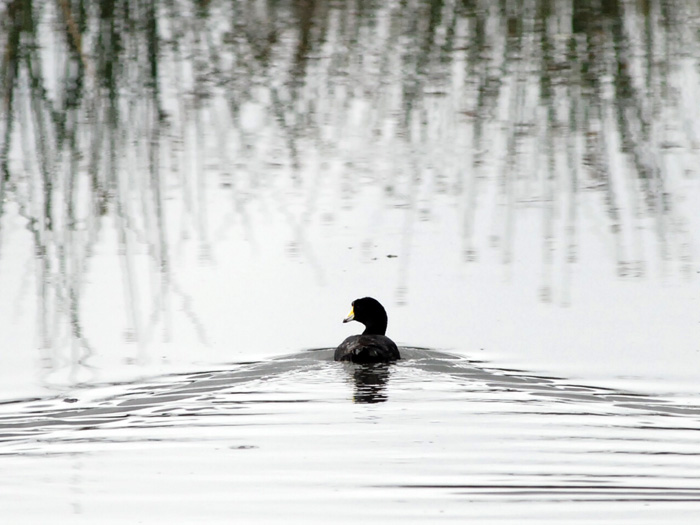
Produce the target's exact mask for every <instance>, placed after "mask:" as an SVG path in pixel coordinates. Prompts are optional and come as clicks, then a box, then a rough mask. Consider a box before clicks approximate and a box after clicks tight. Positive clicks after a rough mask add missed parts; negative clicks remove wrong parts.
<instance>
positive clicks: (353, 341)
mask: <svg viewBox="0 0 700 525" xmlns="http://www.w3.org/2000/svg"><path fill="white" fill-rule="evenodd" d="M350 321H358V322H360V323H362V324H363V325H365V331H364V332H362V334H361V335H351V336H350V337H348V338H346V339H345V341H343V342H342V343H340V346H338V348H336V349H335V355H334V359H335V360H336V361H352V362H353V363H387V362H389V361H396V360H397V359H401V354H399V349H398V348H397V347H396V343H394V341H392V340H391V339H389V338H388V337H387V336H386V335H384V334H385V333H386V325H387V322H388V319H387V316H386V310H384V307H383V306H382V305H381V304H379V301H377V300H376V299H372V298H371V297H363V298H362V299H355V300H354V301H353V302H352V309H351V310H350V313H349V314H348V316H347V317H346V318H345V319H343V322H344V323H348V322H350Z"/></svg>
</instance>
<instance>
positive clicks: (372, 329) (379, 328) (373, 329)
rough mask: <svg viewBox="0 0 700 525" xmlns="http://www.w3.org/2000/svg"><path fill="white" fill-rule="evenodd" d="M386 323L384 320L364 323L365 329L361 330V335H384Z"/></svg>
mask: <svg viewBox="0 0 700 525" xmlns="http://www.w3.org/2000/svg"><path fill="white" fill-rule="evenodd" d="M386 325H387V322H386V320H383V321H377V322H375V323H372V324H368V325H365V331H364V332H362V335H384V334H386Z"/></svg>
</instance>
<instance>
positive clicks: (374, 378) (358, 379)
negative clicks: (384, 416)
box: [348, 363, 391, 403]
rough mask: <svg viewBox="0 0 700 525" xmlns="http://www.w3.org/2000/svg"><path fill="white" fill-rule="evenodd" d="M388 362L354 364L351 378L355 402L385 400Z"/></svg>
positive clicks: (388, 372) (379, 401) (388, 371)
mask: <svg viewBox="0 0 700 525" xmlns="http://www.w3.org/2000/svg"><path fill="white" fill-rule="evenodd" d="M390 367H391V364H390V363H368V364H362V365H359V364H355V365H352V366H350V367H348V369H352V378H353V380H354V382H355V394H354V395H353V401H354V402H355V403H383V402H384V401H386V400H387V398H388V396H387V394H386V391H385V390H386V384H387V382H388V381H389V374H390V373H391V372H390Z"/></svg>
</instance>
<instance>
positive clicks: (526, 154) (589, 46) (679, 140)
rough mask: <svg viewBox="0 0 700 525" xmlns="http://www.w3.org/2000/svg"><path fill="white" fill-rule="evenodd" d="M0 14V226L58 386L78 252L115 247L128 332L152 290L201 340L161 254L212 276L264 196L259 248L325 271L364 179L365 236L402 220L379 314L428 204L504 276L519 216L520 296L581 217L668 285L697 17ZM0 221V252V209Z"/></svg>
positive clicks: (88, 349) (188, 7) (564, 276)
mask: <svg viewBox="0 0 700 525" xmlns="http://www.w3.org/2000/svg"><path fill="white" fill-rule="evenodd" d="M1 9H2V13H1V16H0V19H1V20H2V29H3V31H2V35H3V36H2V44H1V45H2V50H3V59H2V65H1V67H2V71H1V74H0V78H2V85H1V86H0V89H1V91H2V105H3V112H2V114H3V116H2V119H0V126H1V128H0V166H1V171H2V178H1V179H0V214H2V215H3V217H4V216H7V215H10V216H11V218H14V217H16V216H19V217H21V218H22V226H23V227H24V228H26V230H27V231H28V232H29V233H30V236H31V243H32V249H31V252H27V253H26V259H27V261H28V263H27V264H28V265H32V266H33V268H34V269H35V273H34V276H33V277H32V278H30V279H32V280H33V282H34V284H35V286H36V288H37V293H36V297H37V301H38V305H37V310H38V312H39V314H38V325H39V332H40V335H41V341H42V347H43V348H44V349H45V350H46V355H45V359H46V362H47V363H50V365H49V367H48V368H49V369H52V368H53V367H55V366H58V365H57V364H56V363H57V362H58V361H61V360H63V359H64V358H65V356H64V355H60V356H59V355H56V353H55V352H54V351H55V350H56V349H57V348H61V349H62V351H64V352H65V348H66V345H68V346H69V347H71V349H72V350H71V353H72V355H71V357H70V359H69V360H70V362H71V363H73V366H74V368H75V369H74V372H73V373H74V375H75V378H76V382H80V381H82V380H89V377H90V367H89V357H90V355H91V353H93V352H94V349H93V348H92V345H91V342H90V337H89V335H88V333H87V332H88V331H87V330H86V327H85V311H84V296H85V294H86V293H87V290H89V288H90V282H89V281H88V279H87V278H86V275H87V272H88V269H89V267H90V263H91V261H92V259H93V255H94V253H95V251H96V250H97V247H98V244H99V243H100V242H103V241H104V240H105V239H106V238H109V237H110V236H111V235H116V238H117V241H116V248H115V250H114V251H115V252H116V253H117V254H118V258H119V265H120V270H119V272H118V275H119V278H120V279H121V281H122V283H123V296H124V298H123V302H124V304H125V305H126V307H127V311H128V313H127V315H126V319H123V320H120V322H122V323H123V324H124V326H125V328H124V330H123V332H124V334H125V339H126V340H127V341H137V342H140V341H148V340H150V339H152V338H153V337H154V333H156V332H158V333H163V334H165V335H164V337H165V338H166V339H167V338H168V337H170V336H169V334H170V333H171V330H172V325H173V324H174V323H176V322H177V319H173V314H172V309H173V304H176V305H177V310H178V314H177V315H178V316H180V317H182V319H183V324H187V325H188V326H190V327H191V329H192V330H193V331H194V332H196V334H197V337H198V338H199V340H200V341H202V342H205V341H207V340H208V337H207V334H206V329H205V328H204V323H203V321H202V320H201V319H200V317H199V315H198V312H197V311H196V309H194V308H193V307H192V301H191V297H190V294H191V288H190V286H191V285H190V283H189V282H188V281H187V279H186V278H185V277H184V272H183V271H182V269H181V266H180V265H179V264H178V263H176V262H175V259H176V257H175V255H178V254H180V255H181V254H183V253H186V252H188V251H191V246H190V244H189V240H190V239H196V241H197V244H198V245H197V256H198V257H199V259H200V262H201V263H202V264H203V265H204V264H213V263H214V259H215V257H214V255H215V251H216V247H217V245H220V244H221V243H223V242H224V241H223V240H222V239H225V238H226V237H227V236H231V235H234V233H232V232H237V230H236V227H237V225H242V228H243V230H244V231H245V234H244V235H245V237H246V239H247V242H249V243H251V244H254V243H255V242H259V241H260V240H259V239H257V238H256V230H257V229H258V228H259V224H256V222H255V221H256V219H255V218H254V217H255V215H254V214H252V213H251V209H252V208H254V207H256V206H259V207H261V208H266V207H267V208H274V209H279V210H282V212H283V213H284V214H285V217H286V218H287V221H288V223H289V224H292V225H293V228H292V229H291V232H290V233H288V234H286V238H284V239H282V240H281V241H280V242H282V243H284V244H283V245H284V246H289V247H293V249H290V250H289V255H290V257H296V258H298V259H300V260H302V261H304V262H306V263H308V264H309V265H310V266H312V267H313V268H315V269H316V270H315V271H316V274H317V277H318V281H319V282H325V276H324V270H323V264H322V262H321V261H320V260H319V251H321V250H322V249H323V242H324V237H323V235H321V234H319V233H318V227H319V225H326V226H328V227H329V228H330V230H329V231H330V233H329V234H327V235H329V236H332V235H334V234H335V233H337V232H338V231H340V230H339V228H340V225H341V224H342V223H343V222H352V221H353V220H357V219H358V215H359V214H360V213H365V212H364V210H363V211H360V208H361V204H362V203H363V200H364V198H365V197H364V195H365V191H366V190H367V188H368V187H376V188H379V189H380V197H379V199H378V201H377V205H376V207H375V208H374V209H373V211H372V214H373V216H372V224H376V223H380V222H381V220H382V218H383V217H384V216H386V215H387V214H388V213H389V212H390V210H396V209H400V210H402V211H403V213H404V221H403V226H402V229H403V242H402V243H401V253H399V254H398V255H399V258H400V271H399V272H398V277H397V281H398V282H397V283H396V295H397V298H398V301H399V302H402V301H405V300H406V299H405V298H406V296H407V294H408V286H409V285H408V281H407V274H408V272H409V265H410V262H411V250H413V249H414V243H413V242H412V239H413V235H414V232H415V229H416V227H417V224H419V223H420V222H430V221H434V220H439V219H440V217H442V214H443V213H444V210H446V209H451V208H456V209H458V210H459V214H460V216H461V217H462V221H461V225H460V226H459V229H458V230H456V231H454V232H451V235H452V236H453V237H454V242H453V243H452V245H453V246H454V248H453V249H454V250H457V249H459V250H461V251H462V256H463V259H464V260H465V263H469V262H473V261H475V260H478V259H479V258H480V257H483V256H484V254H485V253H487V252H490V251H497V253H498V254H499V258H500V260H501V262H502V263H503V264H504V265H506V266H511V265H513V264H516V263H515V261H516V255H517V254H516V253H515V245H516V239H517V237H518V235H523V233H522V229H519V228H518V225H519V223H520V221H522V220H523V219H524V218H528V217H531V216H532V215H533V213H534V214H537V217H538V219H537V220H538V222H539V224H540V225H541V226H540V233H539V238H537V239H532V240H531V241H532V242H531V243H530V244H534V243H535V242H537V243H539V244H540V250H541V253H542V259H541V260H542V272H541V273H540V275H541V277H540V282H539V283H537V287H538V290H539V293H540V297H541V299H542V300H543V301H552V300H554V298H555V297H558V300H559V301H561V302H562V303H563V304H566V303H567V302H568V301H569V294H568V284H567V283H568V282H569V281H570V279H571V274H572V272H573V271H574V265H575V263H576V262H577V261H578V258H579V255H580V254H579V249H580V247H579V238H580V231H581V228H582V222H583V221H587V223H589V224H596V225H598V226H599V227H600V236H601V239H602V242H603V243H606V244H607V245H609V246H610V250H609V253H610V257H611V261H610V263H611V265H612V266H613V267H614V268H616V271H617V272H618V274H619V275H620V276H622V277H626V278H639V277H643V276H645V275H646V273H647V272H648V268H649V266H650V264H651V263H656V262H658V261H661V264H662V265H667V266H668V267H670V268H673V269H674V271H675V268H680V272H681V273H682V274H684V275H685V276H686V277H687V278H692V273H693V272H692V264H693V259H692V253H693V251H694V250H695V249H696V248H697V247H696V241H697V239H695V238H693V236H692V228H691V227H692V224H693V220H694V218H693V215H692V213H693V212H694V210H692V207H690V206H688V205H687V203H684V189H685V188H686V186H687V182H688V181H689V180H691V181H696V180H697V172H696V166H697V164H698V163H697V160H698V159H697V148H696V143H697V136H698V131H699V130H698V129H697V122H700V118H698V117H699V115H698V111H699V110H698V107H697V104H695V100H696V99H697V93H696V92H695V91H696V89H697V87H696V86H698V85H700V82H698V81H699V80H700V79H699V78H698V70H699V69H698V67H697V66H698V64H697V58H694V57H698V56H700V53H699V51H700V49H698V45H699V44H698V41H697V38H696V35H697V33H698V29H699V28H698V20H700V16H699V15H700V12H699V11H700V7H699V6H698V5H695V4H692V3H668V2H662V1H657V2H648V3H646V4H643V5H642V4H636V3H629V2H615V1H613V2H604V3H602V4H601V3H600V2H593V1H578V2H574V3H571V4H569V3H565V2H563V3H562V2H554V3H553V2H545V1H540V2H535V3H532V2H518V1H516V2H511V3H509V4H508V5H507V6H505V5H501V4H494V3H492V2H488V1H486V0H483V1H471V2H437V1H430V0H423V1H420V0H419V1H416V2H412V3H409V4H405V3H391V2H389V3H377V4H374V5H363V7H362V8H361V9H357V8H356V6H355V5H354V4H344V3H332V4H314V3H310V4H309V3H295V2H292V3H283V4H279V3H277V2H256V3H250V2H243V1H234V2H224V1H212V2H204V3H202V2H186V1H185V2H180V3H178V4H177V6H175V5H174V4H172V5H171V4H169V3H158V2H145V3H144V2H131V1H127V0H123V1H105V2H99V3H96V4H91V5H89V6H84V5H83V4H82V3H75V2H61V3H60V4H51V3H49V4H37V3H34V2H31V1H29V0H14V1H10V2H7V3H5V4H4V6H3V7H2V8H1ZM221 195H225V197H224V198H223V199H221V198H220V197H221ZM324 195H331V196H332V197H331V198H330V199H326V200H324V199H323V198H322V197H323V196H324ZM264 213H265V212H263V213H261V214H260V215H263V216H264ZM260 215H257V216H258V217H260ZM257 220H259V219H257ZM3 224H4V226H3V231H2V232H0V236H1V237H0V243H2V242H3V238H4V237H6V236H7V234H8V230H9V229H11V228H12V227H13V226H12V224H16V223H11V222H8V221H5V222H4V223H3ZM15 228H17V227H16V226H15ZM376 235H377V233H375V230H373V229H372V228H368V229H367V234H366V239H364V242H363V244H362V246H367V247H368V250H367V252H366V257H367V259H368V260H372V258H376V257H377V254H375V253H374V252H373V251H372V248H371V247H372V246H375V245H376V244H378V241H379V239H378V238H376V237H375V236H376ZM265 242H271V241H267V240H266V241H265ZM272 242H277V241H272ZM0 246H2V244H0ZM3 255H4V254H2V253H0V256H3ZM220 264H224V262H220ZM231 278H234V279H235V278H236V276H235V275H233V276H232V277H231ZM27 289H28V288H27ZM26 293H30V292H26ZM178 319H179V317H178ZM81 378H82V379H81Z"/></svg>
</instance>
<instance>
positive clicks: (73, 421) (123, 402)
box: [0, 348, 700, 523]
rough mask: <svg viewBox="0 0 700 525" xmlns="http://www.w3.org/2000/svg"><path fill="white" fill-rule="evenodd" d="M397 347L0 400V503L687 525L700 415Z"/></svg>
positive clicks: (43, 512)
mask: <svg viewBox="0 0 700 525" xmlns="http://www.w3.org/2000/svg"><path fill="white" fill-rule="evenodd" d="M402 351H403V353H404V356H405V359H404V360H402V361H400V362H398V363H396V364H392V365H364V366H361V365H353V364H341V363H336V362H333V361H332V360H331V359H332V350H331V349H328V350H316V351H308V352H303V353H301V354H295V355H291V356H287V357H284V358H280V359H275V360H270V361H264V362H258V363H245V364H236V365H231V366H230V367H228V368H227V369H225V370H220V371H212V372H201V373H196V374H188V375H176V376H164V377H159V378H154V379H153V380H151V381H148V382H144V383H137V384H122V385H110V386H104V387H100V388H94V389H89V390H86V391H78V392H77V393H76V395H75V397H71V398H52V399H35V400H22V401H17V402H13V403H8V404H5V405H3V406H2V415H1V419H0V432H1V434H0V439H1V440H2V443H0V455H1V456H2V457H1V459H0V460H1V461H2V464H3V467H4V471H5V473H6V475H5V476H3V477H2V480H0V506H1V507H2V508H3V509H5V511H10V512H16V514H15V516H17V517H18V519H17V521H16V522H17V523H21V522H33V521H34V520H35V519H38V518H40V517H42V516H44V517H45V516H48V515H50V516H52V517H53V518H55V519H61V520H62V519H78V518H83V519H84V520H85V521H96V520H99V521H100V522H118V521H120V520H123V519H126V520H134V519H136V518H137V517H139V516H144V514H143V513H144V512H146V513H147V516H148V522H164V523H165V522H172V521H173V520H175V521H183V520H184V519H185V518H187V519H195V518H202V519H204V518H206V519H207V520H208V521H209V520H215V521H227V520H228V518H226V516H234V517H235V518H236V520H241V521H244V522H245V521H248V520H250V521H256V522H278V523H282V522H288V521H290V520H292V521H299V522H314V523H321V522H324V523H327V522H328V520H329V519H332V521H334V522H345V523H348V522H356V521H358V520H360V519H362V520H366V521H370V522H378V521H382V520H392V521H394V520H396V521H398V520H401V521H407V522H416V523H425V522H426V521H429V520H432V519H436V518H441V519H455V520H456V519H460V520H462V519H467V518H468V519H470V520H489V521H495V522H501V521H502V522H512V523H521V522H523V521H525V520H528V519H534V520H536V521H541V520H545V519H552V520H555V521H556V522H557V523H561V522H575V521H586V520H592V519H596V520H597V519H600V518H601V516H604V517H605V518H604V521H605V520H613V519H614V520H615V521H618V522H630V523H632V522H634V523H639V522H648V523H659V522H662V521H663V522H669V520H673V522H674V523H682V522H684V523H696V522H697V518H698V515H699V514H698V513H699V512H700V482H699V479H698V472H700V441H699V440H698V439H697V436H698V431H700V408H689V407H688V406H681V405H677V404H674V403H673V402H671V401H667V400H663V399H660V398H655V397H651V396H641V395H635V394H634V393H630V392H618V391H615V390H606V389H600V388H593V387H588V386H585V385H576V384H571V383H569V382H567V381H565V380H562V379H557V378H550V377H538V376H532V375H527V374H524V373H520V372H517V371H506V370H499V369H494V368H489V367H487V366H484V365H483V364H481V363H478V362H473V361H469V360H466V359H464V358H460V357H458V356H453V355H449V354H445V353H441V352H435V351H431V350H426V349H417V348H413V349H406V348H404V349H402ZM30 502H31V504H30ZM127 503H128V504H127Z"/></svg>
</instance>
